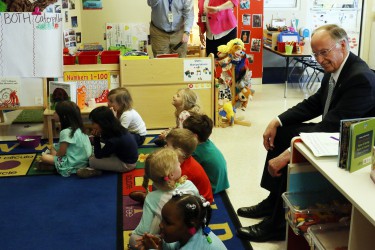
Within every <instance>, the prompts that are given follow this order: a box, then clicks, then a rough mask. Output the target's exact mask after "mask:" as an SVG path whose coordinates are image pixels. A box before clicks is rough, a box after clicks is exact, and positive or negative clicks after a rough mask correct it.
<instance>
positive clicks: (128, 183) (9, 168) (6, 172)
mask: <svg viewBox="0 0 375 250" xmlns="http://www.w3.org/2000/svg"><path fill="white" fill-rule="evenodd" d="M155 139H156V135H149V136H148V137H146V140H145V143H144V144H143V146H142V147H141V148H139V158H138V162H137V167H136V169H135V170H134V171H131V172H129V173H125V174H115V173H104V174H103V175H102V176H100V177H97V178H90V179H86V180H82V179H79V178H78V177H77V176H75V175H73V176H71V177H69V178H64V177H61V176H60V175H57V174H53V173H54V172H52V171H51V172H49V171H37V170H35V166H34V165H35V164H36V162H37V161H38V158H39V157H40V156H41V153H42V152H43V151H45V150H46V149H47V140H42V141H41V143H40V144H39V145H38V147H36V148H23V147H20V146H19V144H18V143H17V141H4V142H0V177H17V176H24V177H20V178H0V189H1V190H4V191H5V190H11V191H9V192H8V191H6V192H4V191H3V192H0V204H3V205H2V206H0V214H1V216H0V225H1V227H0V235H2V237H1V238H2V240H0V241H1V247H0V248H1V249H42V250H43V249H127V243H128V241H129V236H128V234H129V232H131V231H132V230H133V229H134V228H135V227H136V226H137V225H138V223H139V221H140V219H141V216H142V206H141V205H140V204H139V203H137V202H135V201H133V200H132V199H130V198H129V196H128V195H129V193H130V192H132V191H134V190H141V189H142V187H141V185H142V181H143V172H144V161H145V159H146V157H147V156H148V154H150V153H151V152H152V151H154V150H155V149H157V148H156V147H155V144H154V143H153V141H154V140H155ZM43 175H44V176H43ZM77 200H79V202H78V203H77ZM214 200H215V201H214V203H213V204H212V208H213V214H212V219H211V224H210V227H211V229H212V230H213V231H214V232H215V234H216V235H218V236H219V237H220V239H222V240H223V242H224V244H225V245H226V246H227V248H228V249H236V250H237V249H238V250H240V249H252V247H251V246H250V244H249V242H248V241H242V240H241V239H239V238H237V237H236V236H235V230H236V228H237V227H239V226H240V222H239V220H238V217H237V215H236V213H235V211H234V209H233V207H232V205H231V203H230V201H229V198H228V196H227V194H226V193H225V192H222V193H220V194H216V195H215V196H214ZM116 204H117V205H116ZM116 208H117V211H116ZM99 228H100V230H99ZM97 229H98V230H99V231H96V230H97ZM116 229H117V233H116ZM103 244H105V245H103Z"/></svg>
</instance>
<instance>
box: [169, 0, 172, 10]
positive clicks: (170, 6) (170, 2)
mask: <svg viewBox="0 0 375 250" xmlns="http://www.w3.org/2000/svg"><path fill="white" fill-rule="evenodd" d="M168 2H169V12H172V2H173V0H168Z"/></svg>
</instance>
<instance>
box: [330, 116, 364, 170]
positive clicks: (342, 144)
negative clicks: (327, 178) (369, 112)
mask: <svg viewBox="0 0 375 250" xmlns="http://www.w3.org/2000/svg"><path fill="white" fill-rule="evenodd" d="M368 119H371V117H367V118H354V119H344V120H341V122H340V141H339V153H338V158H339V160H338V162H337V164H338V167H339V168H344V169H346V168H347V164H346V163H347V160H348V152H349V136H350V126H351V125H352V124H355V123H358V122H361V121H365V120H368Z"/></svg>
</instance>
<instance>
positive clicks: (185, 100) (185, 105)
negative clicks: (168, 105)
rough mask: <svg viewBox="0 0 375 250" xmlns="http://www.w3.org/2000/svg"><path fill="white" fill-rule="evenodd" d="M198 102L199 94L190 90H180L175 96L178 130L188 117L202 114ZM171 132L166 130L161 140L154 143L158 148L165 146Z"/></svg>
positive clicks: (173, 100) (174, 103)
mask: <svg viewBox="0 0 375 250" xmlns="http://www.w3.org/2000/svg"><path fill="white" fill-rule="evenodd" d="M197 100H198V97H197V94H196V93H195V92H194V91H193V90H191V89H189V88H183V89H179V90H178V91H177V93H176V94H175V95H173V98H172V105H173V106H174V107H175V108H176V111H175V112H174V115H175V118H176V128H182V123H183V122H184V120H185V119H186V118H187V117H189V116H190V115H191V114H194V113H199V112H200V107H199V105H198V104H197ZM170 130H171V129H166V130H164V131H163V132H162V133H161V134H160V135H159V138H158V139H156V140H155V141H154V143H155V144H156V145H158V146H164V145H165V137H166V136H167V134H168V133H169V131H170Z"/></svg>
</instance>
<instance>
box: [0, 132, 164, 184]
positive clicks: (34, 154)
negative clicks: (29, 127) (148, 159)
mask: <svg viewBox="0 0 375 250" xmlns="http://www.w3.org/2000/svg"><path fill="white" fill-rule="evenodd" d="M156 136H157V135H154V134H151V135H147V136H146V139H145V142H144V143H143V145H142V147H143V148H142V149H140V161H139V162H138V164H139V166H137V167H138V168H143V166H144V165H143V164H144V163H143V161H144V159H145V158H144V154H142V153H143V152H147V151H149V150H148V148H151V147H155V144H154V143H153V141H154V140H155V139H156ZM56 142H57V140H56ZM47 148H48V140H47V139H42V140H41V142H40V144H39V145H38V146H37V147H35V148H30V147H22V146H20V145H19V143H18V142H17V141H2V142H0V177H8V176H22V175H45V174H52V173H53V171H38V170H36V164H37V163H38V162H39V159H40V157H41V154H42V152H44V151H45V150H46V149H47Z"/></svg>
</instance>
